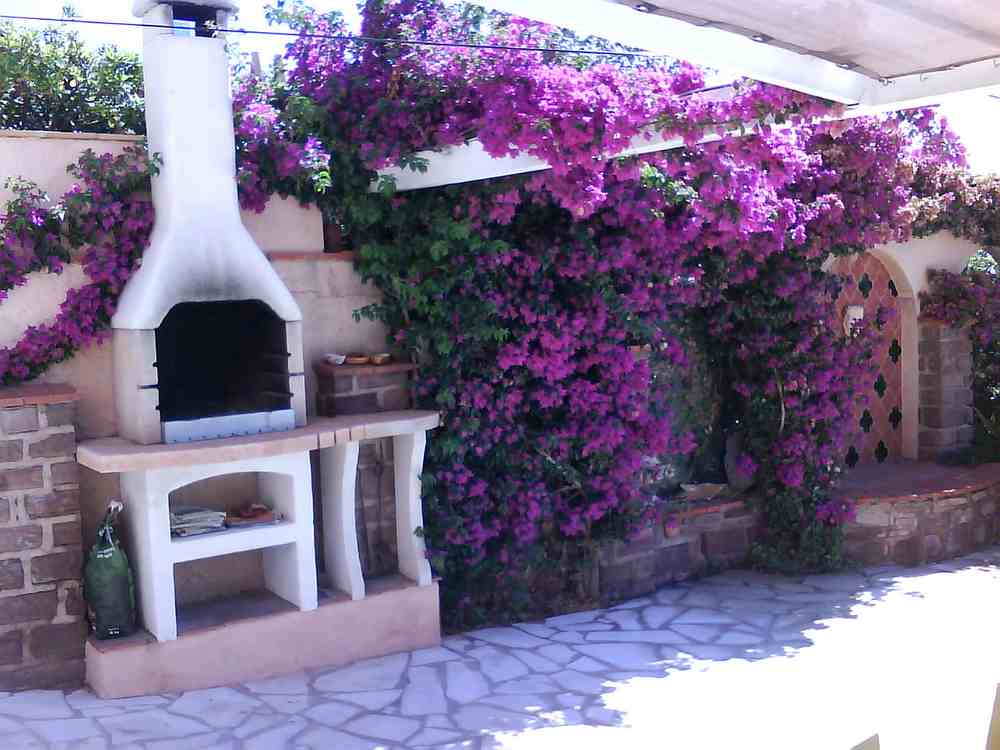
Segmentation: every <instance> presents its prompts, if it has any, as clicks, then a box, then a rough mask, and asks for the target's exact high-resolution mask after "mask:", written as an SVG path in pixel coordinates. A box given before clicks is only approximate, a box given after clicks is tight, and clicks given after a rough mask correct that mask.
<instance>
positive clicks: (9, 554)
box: [0, 385, 86, 690]
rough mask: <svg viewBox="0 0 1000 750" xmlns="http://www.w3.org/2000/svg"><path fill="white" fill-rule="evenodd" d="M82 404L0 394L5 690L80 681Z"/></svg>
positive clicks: (60, 389) (56, 389) (10, 391)
mask: <svg viewBox="0 0 1000 750" xmlns="http://www.w3.org/2000/svg"><path fill="white" fill-rule="evenodd" d="M76 398H77V396H76V392H75V391H74V390H73V389H72V388H68V387H65V386H55V385H44V386H26V387H20V388H0V690H19V689H26V688H43V687H71V686H75V685H79V684H81V683H82V681H83V674H84V662H83V644H84V638H85V636H86V624H85V620H84V604H83V598H82V595H81V584H80V576H81V568H82V565H83V560H82V544H81V537H80V497H79V494H80V490H79V484H78V477H77V464H76V460H75V456H76V433H75V430H74V427H73V420H74V415H75V405H76V404H75V402H76Z"/></svg>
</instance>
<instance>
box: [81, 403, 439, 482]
mask: <svg viewBox="0 0 1000 750" xmlns="http://www.w3.org/2000/svg"><path fill="white" fill-rule="evenodd" d="M439 422H440V417H439V415H438V413H437V412H434V411H419V410H409V411H390V412H381V413H378V414H358V415H350V416H342V417H321V418H317V419H314V420H313V421H312V422H310V423H309V424H308V425H307V426H305V427H299V428H296V429H294V430H288V431H286V432H266V433H261V434H259V435H242V436H239V437H232V438H222V439H218V440H199V441H196V442H191V443H171V444H165V443H157V444H154V445H141V444H139V443H133V442H132V441H131V440H126V439H124V438H101V439H99V440H88V441H85V442H82V443H80V445H79V447H78V449H77V461H78V462H79V463H80V465H81V466H86V467H87V468H88V469H92V470H93V471H96V472H98V473H101V474H118V473H121V472H126V471H150V470H155V469H166V468H177V467H181V466H203V465H205V464H218V463H228V462H230V461H240V460H244V459H248V458H267V457H270V456H281V455H287V454H289V453H305V452H308V451H313V450H317V449H319V448H331V447H333V446H334V445H342V444H344V443H353V442H359V441H361V440H373V439H376V438H383V437H393V436H395V435H405V434H410V433H414V432H423V431H426V430H433V429H434V428H435V427H437V426H438V424H439Z"/></svg>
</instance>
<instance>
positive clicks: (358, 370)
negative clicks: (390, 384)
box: [313, 362, 418, 378]
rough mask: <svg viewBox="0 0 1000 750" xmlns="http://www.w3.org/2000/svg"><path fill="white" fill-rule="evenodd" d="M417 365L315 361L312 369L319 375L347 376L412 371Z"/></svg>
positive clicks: (330, 376) (326, 376) (393, 373)
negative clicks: (340, 363)
mask: <svg viewBox="0 0 1000 750" xmlns="http://www.w3.org/2000/svg"><path fill="white" fill-rule="evenodd" d="M417 369H418V365H415V364H412V363H411V362H390V363H388V364H385V365H331V364H328V363H326V362H317V363H316V364H315V365H313V370H315V371H316V374H317V375H319V376H320V377H325V378H349V377H354V376H359V375H395V374H397V373H401V372H414V371H415V370H417Z"/></svg>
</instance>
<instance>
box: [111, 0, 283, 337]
mask: <svg viewBox="0 0 1000 750" xmlns="http://www.w3.org/2000/svg"><path fill="white" fill-rule="evenodd" d="M236 10H237V4H236V2H234V0H186V2H173V1H172V0H167V1H166V2H156V1H155V0H135V2H134V3H133V11H134V12H135V13H136V15H138V16H140V17H141V18H142V19H143V21H144V22H145V23H147V24H150V25H151V26H166V27H171V26H172V25H173V23H174V21H175V19H181V18H186V17H188V16H193V15H199V14H200V13H212V14H214V15H215V19H216V24H217V27H218V28H219V29H220V30H221V29H224V28H225V27H226V23H227V20H228V16H229V14H230V13H231V12H234V11H236ZM143 70H144V75H143V77H144V83H145V89H146V128H147V134H148V135H147V138H148V142H149V150H150V152H151V153H154V154H160V156H161V157H162V159H163V166H162V168H161V170H160V174H159V175H158V176H157V177H155V178H154V179H153V203H154V205H155V207H156V225H155V227H154V229H153V235H152V238H151V240H150V246H149V248H148V249H147V250H146V252H145V253H144V255H143V260H142V267H141V268H140V269H139V270H138V271H137V272H136V273H135V275H134V276H133V277H132V279H131V280H130V281H129V283H128V285H127V286H126V288H125V291H124V292H123V294H122V296H121V299H120V301H119V304H118V312H117V313H116V315H115V316H114V319H113V321H112V325H113V327H114V328H126V329H153V328H156V327H157V326H159V324H160V323H161V322H162V321H163V318H164V316H165V315H166V314H167V312H168V311H169V310H170V308H171V307H173V306H174V305H175V304H177V303H179V302H208V301H221V300H244V299H258V300H261V301H262V302H264V303H266V304H267V305H268V306H270V307H271V309H272V310H273V311H274V312H275V313H276V314H277V315H278V317H280V318H281V319H283V320H285V321H298V320H301V319H302V313H301V311H300V310H299V307H298V305H297V304H296V302H295V299H294V298H293V297H292V295H291V293H290V292H289V291H288V289H287V288H286V287H285V285H284V284H283V283H282V281H281V279H280V278H279V277H278V274H277V273H276V272H275V271H274V269H273V268H272V267H271V264H270V262H269V261H268V260H267V258H266V257H265V256H264V253H263V252H262V251H261V250H260V248H258V247H257V245H256V243H254V241H253V239H252V238H251V237H250V234H249V233H248V232H247V230H246V228H245V227H244V226H243V222H242V220H241V219H240V211H239V203H238V200H237V195H236V147H235V137H234V134H233V105H232V97H231V94H230V72H229V60H228V57H227V55H226V49H225V41H224V39H223V38H222V36H221V35H220V36H219V37H216V38H212V37H205V36H193V35H190V36H180V35H177V34H176V33H175V32H174V30H173V29H172V28H148V29H145V30H144V38H143Z"/></svg>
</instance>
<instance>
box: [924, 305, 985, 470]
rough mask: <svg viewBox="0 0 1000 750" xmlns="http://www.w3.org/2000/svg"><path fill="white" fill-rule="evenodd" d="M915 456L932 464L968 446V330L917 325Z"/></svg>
mask: <svg viewBox="0 0 1000 750" xmlns="http://www.w3.org/2000/svg"><path fill="white" fill-rule="evenodd" d="M919 363H920V364H919V367H920V414H919V419H920V433H919V456H920V460H922V461H933V460H936V459H939V458H942V457H945V456H948V455H949V454H953V453H956V452H959V451H961V450H963V449H965V448H967V447H968V446H970V445H972V439H973V437H974V434H975V428H974V427H973V415H972V406H971V405H972V342H971V341H970V339H969V334H968V331H966V330H962V329H955V328H949V327H947V326H944V325H941V324H940V323H934V322H922V323H921V324H920V352H919Z"/></svg>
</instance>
